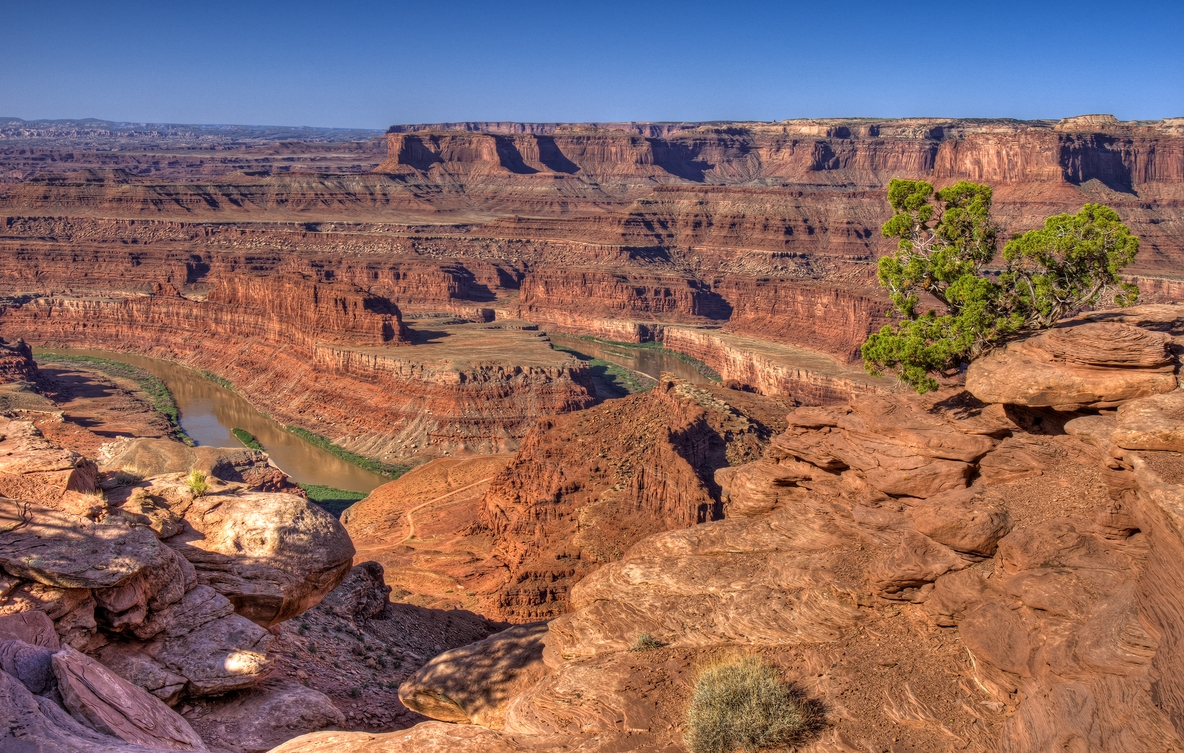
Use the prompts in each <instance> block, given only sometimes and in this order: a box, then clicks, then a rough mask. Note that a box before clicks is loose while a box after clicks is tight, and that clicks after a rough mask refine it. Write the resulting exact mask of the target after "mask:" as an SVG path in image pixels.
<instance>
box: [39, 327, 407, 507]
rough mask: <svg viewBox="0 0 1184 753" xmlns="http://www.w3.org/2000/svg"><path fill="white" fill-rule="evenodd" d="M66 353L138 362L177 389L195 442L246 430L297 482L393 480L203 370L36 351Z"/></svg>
mask: <svg viewBox="0 0 1184 753" xmlns="http://www.w3.org/2000/svg"><path fill="white" fill-rule="evenodd" d="M43 353H44V354H46V355H49V354H52V353H64V354H69V355H78V356H91V357H92V358H106V359H107V360H110V361H120V362H122V363H127V364H131V365H133V366H138V367H140V368H141V369H143V370H144V371H147V372H148V373H150V374H153V375H154V376H156V377H157V378H158V379H160V380H161V381H162V382H164V383H165V385H166V386H167V387H168V388H169V391H170V392H172V393H173V400H174V401H176V403H177V411H178V413H179V414H180V421H181V428H182V429H184V430H185V433H186V434H188V435H189V436H190V437H191V438H192V439H193V441H194V442H195V443H197V444H199V445H209V446H212V447H241V446H242V444H241V443H240V442H239V441H238V440H237V439H235V438H234V436H233V435H232V434H231V433H230V430H231V429H235V428H238V429H244V430H246V431H249V432H250V433H251V434H254V435H255V438H256V439H257V440H259V444H261V445H263V448H264V449H265V450H267V453H268V454H269V455H270V456H271V459H272V461H273V462H275V464H276V465H277V466H279V467H280V469H282V470H283V471H284V473H287V474H288V475H289V476H291V477H292V478H293V479H295V480H296V481H298V482H300V483H303V484H320V485H322V486H331V487H333V488H335V489H348V490H349V491H355V492H368V491H370V490H372V489H374V488H375V487H377V486H379V485H381V484H385V483H386V482H387V481H389V480H390V479H388V478H385V477H383V476H379V475H378V474H376V473H371V472H370V471H367V470H364V469H362V468H359V467H358V466H356V465H354V464H352V463H347V462H346V461H344V460H342V459H341V458H338V457H337V456H335V455H333V454H331V453H328V452H326V451H325V450H322V449H321V448H319V447H316V446H314V445H311V444H309V443H308V442H305V441H304V440H303V439H300V438H299V437H297V436H295V435H293V434H291V433H289V432H287V431H285V430H284V427H283V426H281V425H280V424H278V423H276V422H275V421H273V420H271V419H270V418H268V417H267V416H264V415H263V414H262V413H260V412H259V411H257V410H255V409H254V408H252V407H251V405H250V403H248V402H247V401H246V400H245V399H244V398H243V397H242V396H241V395H239V394H238V393H236V392H233V391H231V390H228V389H226V388H225V387H222V386H221V385H218V384H215V383H214V382H211V381H210V380H209V379H207V378H206V377H204V376H202V374H201V373H200V372H197V371H194V370H193V369H190V368H187V367H185V366H181V365H179V364H176V363H173V362H171V361H162V360H159V359H156V358H146V357H144V356H137V355H133V354H131V353H114V352H110V351H105V350H82V349H70V350H64V349H62V350H58V349H54V350H49V349H40V348H39V349H37V355H38V356H40V355H41V354H43Z"/></svg>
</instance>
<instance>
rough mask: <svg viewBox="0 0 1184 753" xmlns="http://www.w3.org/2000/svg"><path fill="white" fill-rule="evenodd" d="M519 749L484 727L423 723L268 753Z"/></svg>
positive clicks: (294, 743) (332, 735)
mask: <svg viewBox="0 0 1184 753" xmlns="http://www.w3.org/2000/svg"><path fill="white" fill-rule="evenodd" d="M522 749H523V748H522V747H520V746H518V745H515V744H514V743H513V742H512V741H511V740H510V739H508V738H506V737H503V736H502V735H501V734H499V733H497V732H494V731H492V730H488V729H485V728H484V727H476V726H473V725H457V724H447V723H445V722H424V723H422V724H417V725H415V726H414V727H412V728H411V729H409V730H403V731H401V732H387V733H373V732H314V733H313V734H311V735H304V736H302V737H298V738H296V739H294V740H289V741H288V742H286V743H284V744H283V745H281V746H279V747H278V748H275V749H273V750H272V753H455V752H456V751H464V753H518V751H521V750H522ZM552 750H554V748H553V749H552Z"/></svg>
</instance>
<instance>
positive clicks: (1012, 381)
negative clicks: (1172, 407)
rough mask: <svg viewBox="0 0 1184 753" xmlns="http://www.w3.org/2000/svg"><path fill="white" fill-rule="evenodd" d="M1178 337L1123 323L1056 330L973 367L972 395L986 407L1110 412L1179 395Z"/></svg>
mask: <svg viewBox="0 0 1184 753" xmlns="http://www.w3.org/2000/svg"><path fill="white" fill-rule="evenodd" d="M1170 342H1171V337H1170V336H1168V335H1167V334H1164V333H1160V332H1151V331H1148V330H1145V329H1140V328H1138V327H1132V326H1130V325H1127V324H1120V323H1117V322H1091V323H1086V324H1079V325H1076V326H1071V327H1062V328H1058V329H1054V330H1050V331H1048V332H1046V333H1044V334H1041V335H1037V336H1035V337H1032V338H1029V339H1028V340H1023V341H1021V342H1018V343H1013V344H1011V345H1009V346H1007V347H1006V348H1003V349H1001V350H997V351H994V352H992V353H990V354H988V355H987V356H985V357H983V358H980V359H978V360H977V361H975V362H973V363H972V364H971V365H970V368H969V370H968V371H967V372H966V389H967V390H969V391H970V392H971V393H972V394H973V395H974V396H975V397H977V398H978V399H979V400H982V401H983V402H987V403H1006V404H1009V405H1024V406H1029V407H1046V408H1054V409H1057V410H1080V409H1082V408H1107V407H1114V406H1116V405H1119V404H1121V403H1124V402H1127V401H1130V400H1135V399H1138V398H1144V397H1150V396H1152V395H1158V394H1160V393H1164V392H1171V391H1172V390H1174V389H1176V386H1177V384H1176V375H1175V369H1176V364H1175V358H1174V357H1173V356H1172V354H1171V353H1170V352H1169V350H1168V345H1169V343H1170Z"/></svg>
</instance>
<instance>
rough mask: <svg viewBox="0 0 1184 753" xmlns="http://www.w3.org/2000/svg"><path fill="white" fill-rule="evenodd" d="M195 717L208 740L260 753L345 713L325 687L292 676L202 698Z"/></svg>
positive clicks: (336, 722)
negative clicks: (322, 689) (305, 683)
mask: <svg viewBox="0 0 1184 753" xmlns="http://www.w3.org/2000/svg"><path fill="white" fill-rule="evenodd" d="M194 723H195V724H196V725H197V726H198V727H199V728H200V729H201V731H202V736H203V738H204V739H205V740H206V742H207V743H208V744H209V745H211V746H214V747H217V748H224V749H226V750H229V751H232V753H263V751H267V750H271V749H272V748H274V747H275V746H277V745H280V744H282V743H284V742H287V741H288V740H291V739H292V738H294V737H299V736H300V735H305V734H308V733H309V732H316V731H317V730H322V729H325V728H326V727H340V726H342V725H344V724H345V716H344V715H343V714H342V713H341V711H340V710H339V709H338V708H337V707H336V706H334V705H333V702H332V701H330V700H329V697H328V696H326V695H325V694H324V693H321V692H319V691H316V690H313V689H312V688H306V687H305V686H303V685H301V684H300V683H298V682H293V681H291V680H265V681H263V682H262V683H261V684H259V685H258V686H257V687H254V688H251V689H249V690H242V691H239V692H236V693H228V694H226V695H224V696H221V697H218V698H215V699H212V700H210V701H207V702H204V703H202V710H201V714H200V717H199V718H195V719H194Z"/></svg>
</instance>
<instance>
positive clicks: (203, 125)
mask: <svg viewBox="0 0 1184 753" xmlns="http://www.w3.org/2000/svg"><path fill="white" fill-rule="evenodd" d="M1097 115H1109V116H1114V117H1115V118H1116V119H1117V120H1118V122H1120V123H1157V122H1161V121H1165V120H1179V119H1184V114H1182V115H1165V116H1163V117H1159V118H1130V119H1127V118H1123V117H1120V116H1118V115H1115V114H1114V113H1108V112H1082V113H1076V114H1074V115H1063V116H1061V117H1048V118H1012V117H992V116H976V117H966V116H960V115H901V116H894V117H881V116H878V115H820V116H816V117H800V118H779V119H777V120H752V119H741V118H717V119H714V120H639V119H633V120H512V119H511V120H507V119H494V118H466V119H452V120H433V121H426V120H425V121H406V122H398V123H391V124H389V125H386V126H383V127H381V128H371V127H368V126H325V125H309V124H306V123H214V122H208V123H202V122H188V123H185V122H176V121H163V120H119V119H112V118H96V117H89V116H87V117H79V118H70V117H65V118H24V117H19V116H14V115H0V123H6V122H12V121H20V122H22V123H86V122H94V123H109V124H111V125H116V126H175V127H176V126H185V127H200V128H291V129H308V130H322V131H369V132H373V133H385V132H386V131H387V130H388V129H390V128H394V127H397V126H414V125H435V124H459V123H472V124H476V123H514V124H521V125H585V124H587V125H626V124H636V125H672V124H680V123H702V124H710V123H766V124H776V123H791V122H794V121H801V120H817V121H830V120H835V121H848V120H850V121H855V120H883V121H889V120H966V121H993V120H998V121H1015V122H1020V123H1039V122H1043V123H1055V122H1058V121H1062V120H1068V119H1069V118H1081V117H1089V116H1097Z"/></svg>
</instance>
